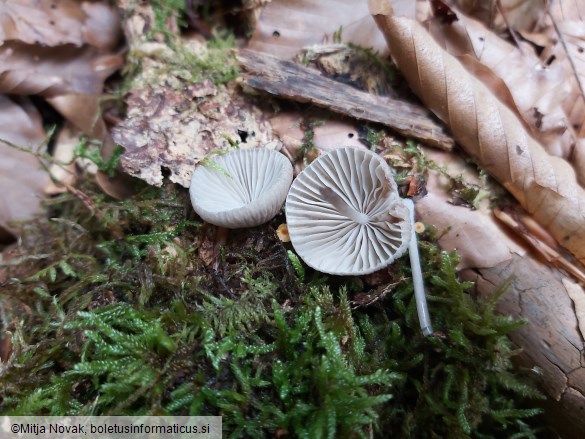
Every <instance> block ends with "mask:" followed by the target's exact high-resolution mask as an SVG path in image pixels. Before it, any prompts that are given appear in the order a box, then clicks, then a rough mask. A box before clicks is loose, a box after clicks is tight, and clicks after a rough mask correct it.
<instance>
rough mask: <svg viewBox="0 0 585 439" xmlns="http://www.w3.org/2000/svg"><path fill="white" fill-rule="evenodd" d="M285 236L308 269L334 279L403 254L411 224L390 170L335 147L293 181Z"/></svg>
mask: <svg viewBox="0 0 585 439" xmlns="http://www.w3.org/2000/svg"><path fill="white" fill-rule="evenodd" d="M286 218H287V225H288V231H289V236H290V239H291V242H292V244H293V247H294V248H295V250H296V252H297V254H298V255H299V256H300V257H301V258H302V259H303V260H304V261H305V263H306V264H307V265H309V266H310V267H312V268H314V269H316V270H318V271H321V272H323V273H329V274H336V275H362V274H368V273H372V272H374V271H377V270H380V269H382V268H384V267H386V266H387V265H389V264H391V263H392V262H393V261H394V260H395V259H396V258H398V257H400V256H402V254H403V253H404V252H405V251H406V249H407V247H408V241H409V240H410V237H411V229H412V225H411V222H410V218H409V212H408V208H407V207H406V206H405V205H404V203H403V202H402V199H401V198H400V197H399V196H398V191H397V187H396V183H395V182H394V179H393V178H392V170H391V169H390V167H389V166H388V165H387V163H386V162H385V161H384V160H383V159H382V158H381V157H379V156H378V155H377V154H375V153H373V152H371V151H368V150H363V149H355V148H339V149H336V150H333V151H331V152H329V153H328V154H325V155H323V156H321V157H319V158H318V159H317V160H315V161H314V162H312V163H311V165H309V166H308V167H307V168H306V169H305V170H304V171H303V172H301V173H300V174H299V176H298V177H297V178H296V179H295V181H294V182H293V184H292V186H291V189H290V191H289V194H288V196H287V199H286Z"/></svg>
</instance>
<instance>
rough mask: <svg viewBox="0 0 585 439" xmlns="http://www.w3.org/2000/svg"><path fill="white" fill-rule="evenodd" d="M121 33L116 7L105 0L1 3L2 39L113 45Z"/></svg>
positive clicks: (46, 44)
mask: <svg viewBox="0 0 585 439" xmlns="http://www.w3.org/2000/svg"><path fill="white" fill-rule="evenodd" d="M119 37H120V19H119V17H118V13H117V11H116V8H114V7H113V6H110V5H108V4H107V3H106V2H101V3H99V2H89V1H83V2H78V1H74V0H18V1H4V2H2V3H0V42H2V41H20V42H22V43H27V44H37V45H41V46H61V45H65V44H72V45H75V46H77V47H80V46H82V45H83V44H85V43H88V44H90V45H91V46H94V47H96V48H112V47H113V45H115V44H117V42H118V41H117V40H119Z"/></svg>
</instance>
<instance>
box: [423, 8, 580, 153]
mask: <svg viewBox="0 0 585 439" xmlns="http://www.w3.org/2000/svg"><path fill="white" fill-rule="evenodd" d="M427 25H428V28H429V31H430V33H431V35H432V36H433V37H434V38H435V40H436V41H437V42H438V43H439V45H440V46H441V47H442V48H443V49H445V50H446V51H447V52H449V53H450V54H451V55H454V56H457V57H458V58H459V60H460V61H461V62H462V63H463V64H464V65H465V67H466V68H467V70H468V71H470V72H471V73H472V74H473V75H474V76H476V77H477V78H479V79H480V80H481V81H482V82H483V83H484V84H486V85H487V86H488V87H489V88H490V90H491V91H492V93H493V94H494V95H496V96H498V98H499V99H500V100H501V101H503V102H504V103H506V105H508V107H510V108H511V109H512V110H514V111H516V109H517V111H518V114H519V115H520V117H521V118H522V119H523V120H524V121H525V122H526V124H527V126H529V127H530V130H531V133H532V134H533V135H534V136H535V137H536V138H537V139H538V140H540V141H541V142H542V143H543V145H545V147H546V148H547V151H548V152H549V153H550V154H553V155H557V156H561V157H563V158H568V156H569V154H570V151H571V148H572V147H573V144H574V142H575V139H574V135H573V133H572V130H571V129H570V122H569V120H568V118H567V116H566V114H565V113H564V111H563V109H562V105H563V103H564V102H565V99H566V98H567V96H568V95H569V93H570V87H569V84H568V83H567V81H566V77H565V74H564V71H563V69H562V67H561V65H560V64H559V63H553V64H552V65H550V66H546V65H544V63H543V62H542V61H541V60H540V58H539V57H538V56H537V55H536V53H535V52H534V50H533V48H532V47H531V46H529V45H528V44H524V45H523V46H522V47H517V46H514V45H512V44H510V43H508V42H507V41H505V40H504V39H502V38H500V37H499V36H497V35H496V34H495V33H493V32H492V31H491V30H489V29H487V28H486V27H485V26H484V25H483V24H482V23H480V22H479V21H476V20H474V19H472V18H469V17H466V16H464V15H463V14H461V13H460V14H459V20H458V21H457V22H454V23H452V24H451V25H445V24H443V23H442V22H441V17H438V18H432V19H430V20H429V22H428V23H427ZM469 57H472V59H474V60H476V61H477V62H479V63H481V66H485V67H486V68H487V69H484V70H483V71H478V69H477V67H478V66H476V65H475V64H470V63H469ZM507 96H509V97H510V98H511V99H506V97H507Z"/></svg>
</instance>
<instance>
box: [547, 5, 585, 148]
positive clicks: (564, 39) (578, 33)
mask: <svg viewBox="0 0 585 439" xmlns="http://www.w3.org/2000/svg"><path fill="white" fill-rule="evenodd" d="M555 11H558V13H556V14H555ZM567 12H568V11H563V10H562V9H561V10H559V9H558V8H553V10H552V11H551V14H550V18H551V20H552V22H553V27H554V30H555V34H556V35H555V36H556V38H553V40H552V41H551V45H550V46H549V47H547V48H545V50H544V51H543V52H542V55H541V56H542V57H543V59H546V60H549V59H554V63H562V65H563V67H564V69H565V72H566V76H567V79H568V81H569V84H570V85H571V93H570V95H569V96H568V97H567V99H566V100H565V105H564V109H565V112H566V113H567V115H568V116H569V120H570V122H571V123H572V124H573V128H574V129H575V131H576V132H577V133H578V137H585V24H584V23H583V19H585V5H584V6H583V10H582V11H581V20H580V21H577V20H576V19H575V18H576V17H575V16H574V15H566V14H567ZM553 57H554V58H553Z"/></svg>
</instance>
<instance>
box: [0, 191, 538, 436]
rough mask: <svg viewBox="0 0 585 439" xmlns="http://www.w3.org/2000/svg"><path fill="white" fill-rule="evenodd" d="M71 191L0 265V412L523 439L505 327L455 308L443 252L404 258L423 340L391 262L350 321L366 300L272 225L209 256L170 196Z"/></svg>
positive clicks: (180, 200) (180, 204) (426, 249)
mask: <svg viewBox="0 0 585 439" xmlns="http://www.w3.org/2000/svg"><path fill="white" fill-rule="evenodd" d="M78 189H79V190H80V191H82V192H83V193H84V194H85V195H87V199H89V200H91V206H92V208H93V213H92V212H90V211H88V204H87V202H86V203H83V202H82V201H80V200H79V198H78V197H73V196H71V195H69V194H64V195H62V196H59V197H57V198H56V199H54V200H52V201H51V202H50V206H49V209H50V215H49V216H48V217H51V218H58V219H57V220H48V219H39V220H38V221H36V222H33V223H28V224H24V225H23V228H24V239H23V241H22V244H21V246H20V247H19V249H18V251H17V252H16V254H15V255H14V258H13V259H11V260H10V261H9V262H7V263H5V266H4V268H5V269H6V271H7V274H8V276H7V280H6V281H5V282H3V284H2V288H0V316H2V324H1V327H2V328H4V329H3V332H2V334H0V336H2V338H5V337H10V338H11V340H12V354H11V356H10V358H9V360H8V361H7V362H6V363H5V364H3V365H2V368H1V369H0V412H1V413H2V414H37V415H41V414H44V415H47V414H50V415H63V414H86V415H89V414H93V415H100V414H117V415H121V414H178V415H197V414H201V415H215V414H222V415H223V424H224V428H225V433H226V437H270V436H274V435H277V434H282V433H284V432H288V433H289V435H290V436H292V437H297V436H298V437H308V438H319V437H340V438H343V437H348V438H349V437H371V435H373V436H374V437H388V436H393V437H397V436H400V437H417V438H418V437H437V436H444V437H502V436H506V437H508V436H511V435H513V434H520V435H524V436H525V437H532V436H531V435H533V434H532V433H531V432H532V427H531V425H532V424H533V422H534V421H530V419H531V416H532V415H535V414H536V413H538V410H536V409H534V408H533V407H535V398H538V397H539V396H540V395H539V393H538V392H537V391H536V390H535V388H534V387H533V385H532V384H531V381H530V380H529V379H528V378H529V377H526V376H524V373H523V372H521V371H518V370H516V369H514V368H513V367H512V364H511V358H512V357H513V355H514V354H515V351H514V350H513V348H512V346H511V344H510V342H509V340H508V338H507V337H506V334H508V333H509V332H510V331H512V330H514V329H515V328H517V327H518V326H519V325H521V324H522V323H521V322H514V321H512V320H511V319H509V318H506V317H502V316H496V315H495V314H494V313H493V307H494V303H495V300H496V297H497V296H494V299H493V300H490V301H487V302H482V301H476V300H474V299H473V298H471V297H470V295H469V293H468V288H469V286H470V285H469V284H467V283H462V282H460V281H459V280H458V279H457V275H456V272H455V266H456V264H457V262H458V260H457V256H456V255H455V254H446V253H444V252H441V251H440V250H439V249H438V247H437V246H436V245H435V244H434V243H433V242H430V241H423V243H422V244H421V247H422V257H423V260H424V264H425V269H424V272H425V276H426V281H427V285H428V287H429V293H430V297H429V301H430V309H431V313H432V318H433V321H434V324H435V326H436V327H437V328H438V331H437V332H436V334H435V336H433V337H429V338H424V337H423V336H422V335H421V333H420V329H419V327H418V321H417V317H416V309H415V303H414V299H413V293H412V284H411V282H409V281H408V277H409V267H408V265H407V263H406V261H405V260H400V261H398V263H397V264H395V266H394V267H393V268H392V269H391V271H390V275H391V277H392V278H393V279H394V281H397V282H398V286H397V287H396V288H395V289H394V290H392V291H390V292H389V293H388V294H387V295H386V296H385V297H384V298H383V299H381V300H378V301H376V302H375V303H374V304H372V305H370V306H368V307H365V308H363V307H358V308H356V309H352V307H355V306H356V305H355V303H354V302H352V301H351V300H353V298H354V296H355V295H356V294H357V293H363V292H365V293H375V291H371V290H369V289H367V288H366V287H365V286H364V285H365V284H364V283H363V282H362V281H361V280H360V279H356V278H332V277H327V276H324V275H322V274H319V273H316V272H314V271H313V270H312V269H310V268H309V267H306V266H305V265H304V264H303V263H302V261H300V260H299V259H298V257H297V256H296V255H295V254H294V253H293V252H292V251H291V250H290V249H287V248H286V247H285V246H284V245H283V244H282V243H281V242H280V241H279V240H278V239H277V237H276V235H275V232H274V228H273V227H274V226H276V225H277V224H279V223H280V222H282V218H276V219H275V220H274V221H273V222H272V223H271V224H267V225H264V226H261V227H257V228H253V229H246V230H240V231H233V232H232V233H231V235H230V238H229V240H228V243H227V244H226V245H225V246H224V247H222V248H220V249H219V250H217V249H216V251H215V253H214V254H215V256H213V257H211V259H210V256H209V254H208V253H206V251H208V250H209V248H210V244H211V247H213V245H214V244H215V242H214V241H213V236H214V228H213V227H210V226H207V225H202V224H201V223H200V222H198V221H197V220H196V218H194V217H193V214H192V213H190V212H191V209H190V207H189V201H188V196H187V193H186V191H185V190H183V189H180V188H177V187H176V186H173V185H167V186H165V187H163V188H161V189H156V188H148V189H146V190H144V191H143V192H141V193H140V194H138V195H136V196H135V197H133V198H132V199H129V200H127V201H123V202H119V201H114V200H111V199H109V198H108V197H106V196H104V195H103V194H101V193H100V192H99V191H98V190H97V188H96V186H95V185H94V184H93V183H92V182H91V181H90V180H86V181H84V182H82V183H81V184H80V185H79V187H78ZM405 279H406V280H405ZM503 291H504V290H502V291H500V293H503ZM526 407H528V408H526Z"/></svg>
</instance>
